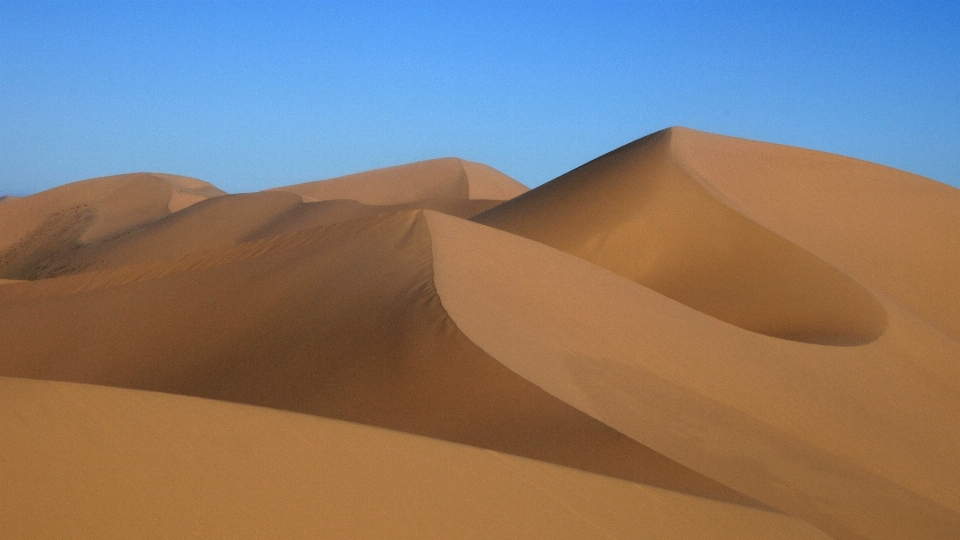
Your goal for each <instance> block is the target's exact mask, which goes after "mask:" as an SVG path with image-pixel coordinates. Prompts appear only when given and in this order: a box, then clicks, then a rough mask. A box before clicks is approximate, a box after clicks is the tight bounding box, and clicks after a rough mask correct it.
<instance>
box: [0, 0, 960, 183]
mask: <svg viewBox="0 0 960 540" xmlns="http://www.w3.org/2000/svg"><path fill="white" fill-rule="evenodd" d="M797 4H800V2H798V3H797ZM802 4H804V7H797V6H796V5H795V4H793V3H786V4H780V3H778V2H769V1H767V2H756V3H738V4H736V6H731V3H729V2H702V3H700V2H697V3H683V2H663V3H655V2H649V3H645V2H627V3H602V2H561V1H558V2H545V3H530V2H524V3H520V2H517V3H492V2H491V3H477V4H474V5H472V6H469V7H463V6H460V5H456V4H455V3H451V2H437V3H434V4H429V3H426V2H411V3H407V4H402V3H393V4H388V3H384V2H372V3H359V2H338V3H335V2H321V3H281V2H264V3H217V2H208V3H205V2H199V1H194V2H184V3H175V2H161V3H146V2H114V3H94V2H62V3H47V4H45V3H41V2H36V1H31V2H11V1H7V0H0V194H3V193H7V194H18V195H24V194H28V193H32V192H36V191H39V190H42V189H46V188H49V187H53V186H56V185H59V184H62V183H65V182H70V181H74V180H79V179H83V178H90V177H94V176H103V175H108V174H117V173H123V172H133V171H144V170H147V171H161V172H170V173H176V174H183V175H188V176H194V177H197V178H201V179H204V180H208V181H210V182H213V183H214V184H216V185H218V186H220V187H221V188H223V189H225V190H227V191H230V192H241V191H254V190H259V189H262V188H265V187H269V186H275V185H281V184H289V183H294V182H302V181H307V180H315V179H320V178H328V177H332V176H337V175H342V174H347V173H351V172H356V171H360V170H366V169H371V168H376V167H382V166H387V165H394V164H399V163H405V162H410V161H416V160H420V159H427V158H432V157H441V156H459V157H463V158H466V159H470V160H474V161H480V162H483V163H487V164H489V165H492V166H494V167H496V168H498V169H500V170H502V171H504V172H505V173H507V174H509V175H511V176H513V177H515V178H517V179H518V180H520V181H521V182H523V183H525V184H527V185H530V186H535V185H538V184H541V183H543V182H545V181H547V180H550V179H551V178H553V177H556V176H558V175H560V174H562V173H564V172H566V171H567V170H569V169H571V168H573V167H576V166H578V165H580V164H581V163H584V162H585V161H588V160H590V159H592V158H594V157H596V156H598V155H600V154H602V153H605V152H607V151H609V150H612V149H613V148H615V147H617V146H620V145H622V144H624V143H627V142H629V141H631V140H634V139H636V138H639V137H641V136H643V135H646V134H648V133H651V132H653V131H656V130H659V129H662V128H664V127H668V126H671V125H683V126H688V127H692V128H696V129H701V130H705V131H712V132H716V133H723V134H727V135H735V136H740V137H747V138H752V139H761V140H766V141H772V142H779V143H784V144H791V145H796V146H803V147H808V148H815V149H819V150H826V151H830V152H835V153H839V154H844V155H849V156H854V157H858V158H861V159H866V160H869V161H875V162H878V163H882V164H885V165H890V166H893V167H897V168H900V169H905V170H908V171H911V172H915V173H918V174H921V175H924V176H928V177H930V178H933V179H936V180H940V181H942V182H946V183H949V184H952V185H954V186H960V2H957V1H955V0H954V1H952V2H940V3H923V2H898V3H896V4H893V3H881V2H863V3H858V4H843V3H837V2H802Z"/></svg>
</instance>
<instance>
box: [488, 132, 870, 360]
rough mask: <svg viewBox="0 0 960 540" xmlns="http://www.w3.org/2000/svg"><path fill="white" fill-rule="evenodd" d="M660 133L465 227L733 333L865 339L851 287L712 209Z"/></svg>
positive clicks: (714, 204)
mask: <svg viewBox="0 0 960 540" xmlns="http://www.w3.org/2000/svg"><path fill="white" fill-rule="evenodd" d="M672 134H673V131H671V130H667V131H661V132H658V133H655V134H653V135H650V136H648V137H645V138H643V139H640V140H638V141H636V142H633V143H631V144H629V145H626V146H624V147H622V148H620V149H617V150H615V151H613V152H611V153H609V154H606V155H605V156H602V157H600V158H597V159H595V160H594V161H591V162H590V163H587V164H586V165H583V166H581V167H578V168H577V169H574V170H573V171H571V172H569V173H567V174H565V175H563V176H561V177H559V178H557V179H556V180H553V181H551V182H549V183H548V184H545V185H543V186H540V187H539V188H537V189H535V190H533V191H531V192H528V193H526V194H525V195H522V196H520V197H518V198H516V199H514V200H512V201H510V202H508V203H506V204H503V205H500V206H498V207H496V208H493V209H491V210H489V211H488V212H485V213H483V214H481V215H479V216H477V217H476V218H474V219H475V220H476V221H477V222H479V223H484V224H486V225H490V226H493V227H497V228H499V229H502V230H505V231H508V232H512V233H514V234H519V235H521V236H525V237H527V238H531V239H533V240H536V241H538V242H541V243H544V244H547V245H549V246H552V247H555V248H557V249H560V250H563V251H566V252H568V253H572V254H574V255H577V256H578V257H581V258H583V259H586V260H588V261H590V262H593V263H595V264H598V265H600V266H603V267H605V268H608V269H610V270H613V271H614V272H616V273H618V274H620V275H622V276H624V277H626V278H628V279H631V280H633V281H635V282H637V283H640V284H641V285H644V286H646V287H649V288H651V289H653V290H655V291H657V292H660V293H662V294H664V295H666V296H669V297H671V298H673V299H675V300H677V301H679V302H682V303H684V304H686V305H688V306H690V307H693V308H694V309H697V310H699V311H702V312H704V313H707V314H709V315H711V316H713V317H717V318H719V319H721V320H724V321H727V322H730V323H732V324H735V325H737V326H740V327H743V328H746V329H748V330H752V331H754V332H759V333H762V334H767V335H771V336H776V337H781V338H784V339H793V340H798V341H807V342H813V343H830V344H857V343H865V342H869V341H872V340H873V339H876V337H877V336H878V335H879V334H880V332H882V330H883V326H884V315H883V310H882V309H880V307H879V304H878V303H877V302H876V300H874V298H873V297H872V295H871V294H870V293H869V292H868V291H867V290H866V289H864V288H863V287H861V286H859V285H857V284H856V283H855V282H854V281H853V280H852V279H850V278H849V277H848V276H846V275H844V274H843V273H842V272H839V271H838V270H836V269H835V268H833V267H832V266H830V265H829V264H827V263H825V262H824V261H822V260H820V259H818V258H817V257H816V256H815V255H813V254H811V253H810V252H809V251H806V250H804V249H803V248H801V247H799V246H797V245H796V244H794V243H792V242H790V241H789V240H787V239H785V238H783V237H782V236H779V235H777V234H776V233H774V232H772V231H770V230H769V229H766V228H764V227H763V226H761V225H759V224H757V223H756V222H754V221H751V220H750V219H749V218H747V217H745V216H743V215H741V214H740V213H738V212H737V211H736V210H735V209H733V208H731V207H729V206H728V205H726V204H724V203H723V201H720V200H718V199H717V198H716V197H715V196H714V195H713V193H712V192H711V190H710V189H709V186H706V185H704V184H703V183H702V182H700V181H699V180H698V179H697V178H695V177H692V176H691V175H690V174H688V172H687V171H686V170H685V169H684V168H683V166H682V164H681V163H679V162H678V160H677V159H676V158H675V156H674V152H673V151H672V149H671V140H672Z"/></svg>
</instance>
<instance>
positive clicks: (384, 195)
mask: <svg viewBox="0 0 960 540" xmlns="http://www.w3.org/2000/svg"><path fill="white" fill-rule="evenodd" d="M274 189H275V190H279V191H289V192H291V193H296V194H298V195H300V196H301V197H303V200H304V201H328V200H333V199H350V200H354V201H358V202H361V203H364V204H374V205H391V204H404V203H411V202H415V201H419V200H422V199H487V200H501V201H502V200H507V199H511V198H513V197H516V196H517V195H520V194H521V193H524V192H525V191H527V187H526V186H524V185H523V184H521V183H520V182H517V181H516V180H514V179H512V178H510V177H509V176H507V175H505V174H503V173H501V172H500V171H498V170H496V169H494V168H492V167H488V166H486V165H483V164H481V163H473V162H471V161H466V160H462V159H457V158H442V159H431V160H428V161H419V162H417V163H410V164H407V165H398V166H396V167H387V168H385V169H377V170H374V171H368V172H362V173H357V174H351V175H348V176H342V177H340V178H332V179H330V180H321V181H317V182H307V183H304V184H297V185H293V186H286V187H280V188H274Z"/></svg>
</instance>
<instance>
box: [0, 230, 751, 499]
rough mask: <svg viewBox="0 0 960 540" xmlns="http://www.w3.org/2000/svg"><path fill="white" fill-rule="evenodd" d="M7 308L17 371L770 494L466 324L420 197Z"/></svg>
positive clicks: (5, 337) (10, 302)
mask: <svg viewBox="0 0 960 540" xmlns="http://www.w3.org/2000/svg"><path fill="white" fill-rule="evenodd" d="M453 219H456V218H453ZM0 317H3V319H4V320H5V321H10V323H9V324H4V325H2V326H0V342H2V343H3V344H4V347H5V350H6V351H9V355H8V356H5V357H3V358H0V374H2V375H7V376H16V377H30V378H38V379H52V380H64V381H75V382H84V383H94V384H104V385H111V386H119V387H127V388H139V389H146V390H157V391H163V392H171V393H177V394H186V395H193V396H201V397H207V398H213V399H221V400H226V401H235V402H241V403H250V404H255V405H263V406H268V407H274V408H278V409H286V410H291V411H298V412H306V413H311V414H316V415H321V416H327V417H332V418H341V419H345V420H351V421H357V422H362V423H366V424H371V425H376V426H383V427H389V428H393V429H398V430H402V431H408V432H411V433H417V434H421V435H428V436H432V437H438V438H442V439H446V440H451V441H456V442H461V443H465V444H471V445H475V446H480V447H484V448H491V449H495V450H500V451H504V452H510V453H514V454H517V455H522V456H527V457H532V458H536V459H542V460H545V461H550V462H553V463H559V464H563V465H567V466H571V467H576V468H580V469H584V470H588V471H593V472H598V473H602V474H608V475H612V476H617V477H620V478H626V479H629V480H633V481H637V482H645V483H648V484H651V485H657V486H661V487H666V488H669V489H674V490H680V491H685V492H689V493H694V494H698V495H702V496H706V497H712V498H715V499H719V500H726V501H732V502H739V503H743V504H748V505H755V506H757V505H758V504H757V503H756V502H755V501H753V500H752V499H750V498H748V497H744V496H742V495H741V494H739V493H737V492H736V491H735V490H732V489H730V488H728V487H726V486H723V485H721V484H718V483H717V482H714V481H712V480H709V479H708V478H705V477H703V476H702V475H700V474H697V473H695V472H693V471H691V470H690V469H688V468H686V467H683V466H680V465H678V464H676V463H674V462H672V461H671V460H669V459H666V458H664V457H663V456H661V455H659V454H657V453H656V452H652V451H650V450H649V449H648V448H646V447H644V446H643V445H641V444H639V443H637V442H636V441H634V440H632V439H630V438H628V437H625V436H623V435H622V434H620V433H618V432H616V431H615V430H612V429H610V428H609V427H607V426H606V425H604V424H602V423H601V422H599V421H597V420H596V419H594V418H591V417H590V416H588V415H587V414H584V413H583V412H581V411H578V410H576V409H575V408H573V407H571V406H569V405H567V404H566V403H564V402H562V401H560V400H558V399H556V398H555V397H552V396H550V395H549V394H547V393H546V392H544V391H543V390H541V389H540V388H538V387H537V386H535V385H533V384H531V383H529V382H528V381H526V380H524V379H523V378H521V377H519V376H517V375H516V374H515V373H513V372H511V371H510V370H508V369H506V368H505V367H503V366H502V365H501V364H500V363H499V362H498V361H496V360H495V359H493V358H491V357H490V356H488V355H487V354H485V353H484V352H483V351H481V350H480V349H479V348H477V347H476V346H475V345H474V344H473V343H471V342H470V341H469V340H467V339H466V338H465V337H464V336H463V334H462V333H461V332H460V331H459V330H458V329H457V327H456V325H454V324H453V323H452V322H451V321H450V319H449V317H448V316H447V315H446V312H445V311H444V309H443V306H442V305H441V304H440V301H439V299H438V298H437V295H436V290H435V288H434V286H433V270H432V251H431V247H430V234H429V231H428V229H427V227H426V224H425V221H424V218H423V217H422V213H421V212H419V211H412V212H399V213H392V214H386V215H380V216H375V217H372V218H365V219H356V220H352V221H348V222H345V223H341V224H336V225H331V226H328V227H323V228H319V229H313V230H308V231H302V232H295V233H289V234H286V235H282V236H278V237H273V238H270V239H267V240H259V241H254V242H250V243H247V244H243V245H240V246H236V247H233V248H225V249H220V250H213V251H207V252H203V253H200V254H196V255H194V256H190V257H183V258H179V259H175V260H169V261H159V262H153V263H147V264H143V265H128V266H124V267H120V268H116V269H112V270H104V271H99V272H87V273H82V274H77V275H73V276H65V277H61V278H55V279H48V280H42V281H38V282H26V283H14V284H9V285H6V286H4V287H2V288H0Z"/></svg>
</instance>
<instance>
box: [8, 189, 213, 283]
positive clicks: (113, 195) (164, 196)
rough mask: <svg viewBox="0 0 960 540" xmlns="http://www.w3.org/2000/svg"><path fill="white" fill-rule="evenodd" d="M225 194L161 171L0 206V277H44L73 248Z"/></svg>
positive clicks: (54, 269) (56, 192)
mask: <svg viewBox="0 0 960 540" xmlns="http://www.w3.org/2000/svg"><path fill="white" fill-rule="evenodd" d="M220 195H223V192H222V191H220V190H219V189H217V188H215V187H213V186H212V185H210V184H208V183H206V182H203V181H201V180H196V179H194V178H187V177H185V176H175V175H170V174H159V173H136V174H123V175H119V176H108V177H103V178H95V179H92V180H83V181H80V182H74V183H72V184H66V185H64V186H60V187H57V188H54V189H50V190H47V191H44V192H41V193H38V194H35V195H31V196H29V197H22V198H15V199H11V200H8V201H4V202H3V204H2V205H0V276H3V277H7V278H28V279H33V278H36V277H40V276H41V275H43V274H44V273H45V272H49V271H56V270H57V266H59V265H61V264H62V261H63V260H64V259H66V258H69V257H70V256H71V252H72V251H73V250H75V249H76V248H78V247H79V246H82V245H84V244H88V243H91V242H96V241H98V240H102V239H105V238H110V237H114V236H116V235H118V234H122V233H124V232H127V231H130V230H133V229H135V228H137V227H139V226H142V225H144V224H147V223H150V222H152V221H155V220H157V219H160V218H162V217H164V216H167V215H170V214H171V213H172V212H176V211H178V210H182V209H183V208H186V207H188V206H190V205H191V204H194V203H196V202H199V201H201V200H205V199H208V198H211V197H217V196H220Z"/></svg>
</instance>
